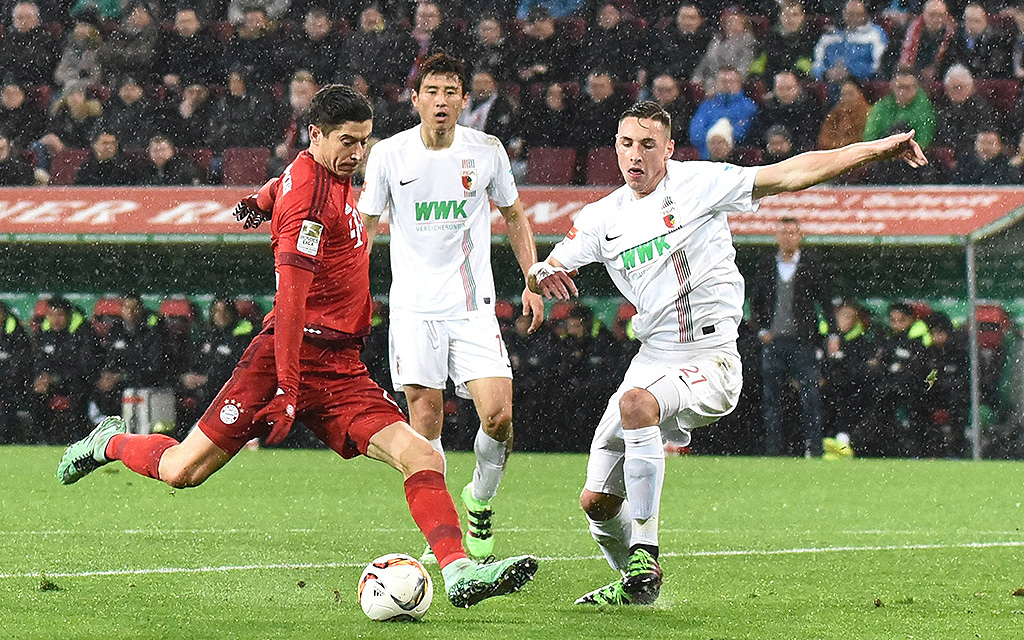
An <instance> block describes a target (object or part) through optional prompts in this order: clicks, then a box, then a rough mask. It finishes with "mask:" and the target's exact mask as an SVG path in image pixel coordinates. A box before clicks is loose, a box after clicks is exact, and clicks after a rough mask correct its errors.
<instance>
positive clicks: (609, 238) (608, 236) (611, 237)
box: [604, 233, 622, 242]
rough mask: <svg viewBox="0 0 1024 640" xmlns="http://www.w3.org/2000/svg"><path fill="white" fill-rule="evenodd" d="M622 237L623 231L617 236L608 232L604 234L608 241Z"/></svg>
mask: <svg viewBox="0 0 1024 640" xmlns="http://www.w3.org/2000/svg"><path fill="white" fill-rule="evenodd" d="M621 237H622V234H621V233H620V234H619V235H617V236H610V235H608V234H607V233H606V234H604V239H605V240H606V241H608V242H611V241H612V240H618V239H619V238H621Z"/></svg>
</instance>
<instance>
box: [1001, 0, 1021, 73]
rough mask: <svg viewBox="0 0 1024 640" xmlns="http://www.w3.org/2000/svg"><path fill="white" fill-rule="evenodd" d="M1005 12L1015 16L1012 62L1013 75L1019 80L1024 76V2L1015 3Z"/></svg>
mask: <svg viewBox="0 0 1024 640" xmlns="http://www.w3.org/2000/svg"><path fill="white" fill-rule="evenodd" d="M1005 12H1006V13H1008V14H1009V15H1010V17H1011V18H1013V31H1012V32H1011V36H1012V38H1013V49H1012V53H1011V56H1010V57H1011V63H1012V65H1013V76H1011V77H1014V78H1017V79H1018V80H1019V79H1021V78H1024V3H1022V4H1016V3H1015V4H1013V5H1011V6H1010V7H1008V8H1007V9H1005Z"/></svg>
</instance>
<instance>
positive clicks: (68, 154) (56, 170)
mask: <svg viewBox="0 0 1024 640" xmlns="http://www.w3.org/2000/svg"><path fill="white" fill-rule="evenodd" d="M89 153H90V151H89V150H88V149H64V150H63V151H58V152H57V153H55V154H53V157H52V158H51V159H50V184H53V185H62V186H66V185H69V184H73V183H74V182H75V176H76V175H78V167H80V166H82V163H83V162H85V161H86V159H88V157H89Z"/></svg>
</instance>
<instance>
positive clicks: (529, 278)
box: [526, 262, 579, 300]
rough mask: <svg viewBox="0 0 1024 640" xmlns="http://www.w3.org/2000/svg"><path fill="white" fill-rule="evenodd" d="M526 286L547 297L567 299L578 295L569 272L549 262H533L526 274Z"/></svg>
mask: <svg viewBox="0 0 1024 640" xmlns="http://www.w3.org/2000/svg"><path fill="white" fill-rule="evenodd" d="M526 286H527V287H529V288H530V291H532V292H534V293H539V294H541V295H542V296H544V297H545V298H548V299H551V298H558V299H559V300H568V299H569V298H574V297H576V296H578V295H579V291H577V290H576V283H575V282H573V281H572V277H571V275H570V273H569V272H568V271H566V270H565V269H563V268H562V267H559V266H555V265H553V264H551V263H549V262H535V263H534V264H533V266H532V267H530V271H529V273H527V275H526Z"/></svg>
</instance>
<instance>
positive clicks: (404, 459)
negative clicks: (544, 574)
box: [366, 422, 537, 607]
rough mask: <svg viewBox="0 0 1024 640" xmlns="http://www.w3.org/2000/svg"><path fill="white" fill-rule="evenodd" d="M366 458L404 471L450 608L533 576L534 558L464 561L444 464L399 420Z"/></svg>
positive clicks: (512, 587)
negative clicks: (488, 561) (442, 579)
mask: <svg viewBox="0 0 1024 640" xmlns="http://www.w3.org/2000/svg"><path fill="white" fill-rule="evenodd" d="M366 455H367V456H369V457H371V458H374V459H376V460H381V461H382V462H386V463H387V464H389V465H391V466H392V467H394V468H395V469H398V470H399V471H400V472H402V475H403V477H404V478H405V497H406V500H407V501H408V503H409V511H410V513H411V514H412V517H413V520H415V521H416V525H417V526H418V527H419V528H420V531H422V532H423V535H424V536H426V538H427V542H429V543H430V546H431V548H432V549H433V550H434V555H435V556H436V557H437V559H438V564H439V565H440V566H441V575H442V576H443V577H444V581H445V591H446V592H447V593H448V599H449V600H450V601H451V602H452V604H454V605H455V606H457V607H468V606H471V605H473V604H476V603H477V602H480V601H481V600H484V599H486V598H490V597H493V596H500V595H505V594H507V593H512V592H514V591H518V590H519V589H520V588H521V587H522V586H523V585H524V584H526V583H527V582H528V581H529V580H531V579H532V578H533V574H534V573H535V572H536V571H537V560H536V558H534V557H532V556H519V557H515V558H509V559H507V560H503V561H501V562H493V563H490V564H476V563H475V562H473V561H471V560H470V559H469V558H467V557H466V552H465V550H464V549H463V547H462V530H461V529H460V528H459V515H458V513H457V512H456V511H455V504H454V503H453V502H452V498H451V495H449V493H448V488H447V487H446V486H445V483H444V474H443V473H442V471H443V469H444V461H443V459H442V457H441V455H440V454H439V453H438V452H437V451H435V450H434V449H433V447H431V446H430V443H429V442H427V440H426V438H424V437H423V436H422V435H420V434H418V433H416V432H415V431H414V430H413V429H412V428H411V427H410V426H409V425H407V424H405V423H404V422H396V423H394V424H391V425H388V426H387V427H385V428H384V429H382V430H381V431H380V432H378V433H377V434H376V435H374V436H373V437H372V438H371V439H370V442H369V446H368V447H367V451H366Z"/></svg>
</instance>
